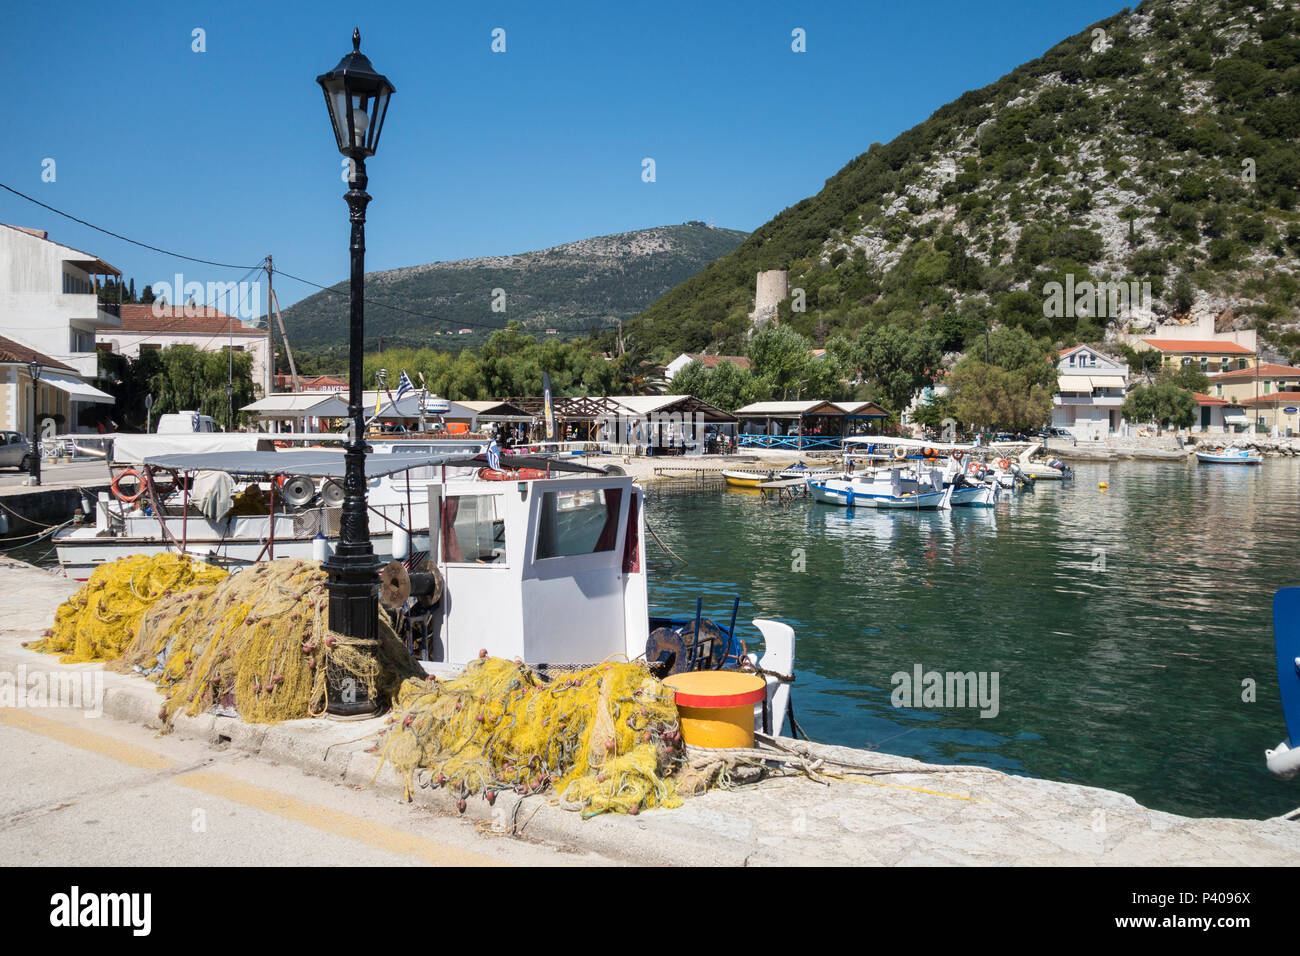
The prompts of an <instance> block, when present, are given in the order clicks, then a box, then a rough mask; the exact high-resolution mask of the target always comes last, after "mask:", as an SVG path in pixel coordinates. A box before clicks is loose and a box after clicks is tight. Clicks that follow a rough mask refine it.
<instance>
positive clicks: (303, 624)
mask: <svg viewBox="0 0 1300 956" xmlns="http://www.w3.org/2000/svg"><path fill="white" fill-rule="evenodd" d="M325 580H326V575H325V572H324V571H322V570H321V566H320V565H319V564H318V563H316V562H313V561H299V560H293V559H281V560H278V561H269V562H265V563H262V564H257V565H254V566H252V567H250V568H247V569H246V570H243V571H240V572H239V573H238V574H233V575H231V576H229V577H227V578H225V579H223V580H221V581H218V582H217V583H215V584H213V583H208V584H204V585H201V586H200V587H198V588H196V589H194V590H191V591H189V592H187V593H185V594H183V595H173V596H172V597H170V598H165V599H163V600H161V601H159V602H158V603H157V604H155V605H154V606H153V607H152V608H151V609H150V610H149V611H148V612H147V613H146V614H145V615H144V617H143V618H142V620H141V622H140V627H139V629H138V634H137V635H136V638H135V641H134V643H133V644H132V645H131V647H129V648H128V649H127V650H126V653H125V654H124V655H123V661H122V665H123V666H122V667H121V668H120V669H130V670H134V671H136V672H138V673H143V674H144V675H145V676H146V677H149V678H150V679H152V680H154V681H155V682H157V683H158V684H160V685H161V686H162V687H163V692H164V693H165V694H166V696H167V699H166V701H165V702H164V703H163V706H162V710H161V712H160V716H161V717H163V718H164V719H170V718H171V716H172V714H174V713H175V712H176V711H178V710H182V709H183V710H185V711H186V712H187V713H189V714H197V713H199V712H200V711H205V710H209V709H212V708H214V707H222V708H233V709H234V710H235V711H237V712H238V714H239V716H240V717H242V718H243V719H244V720H246V721H251V722H254V723H278V722H280V721H285V720H296V719H299V718H304V717H318V716H320V715H321V714H322V713H324V711H325V705H326V683H327V681H328V682H332V684H333V690H332V692H331V697H332V698H333V699H336V700H348V699H352V700H365V699H367V698H374V699H376V700H379V701H380V702H381V703H387V702H388V701H389V700H391V699H392V697H393V695H394V693H395V692H396V691H397V689H398V688H399V686H400V685H401V683H402V681H403V680H405V679H406V678H408V677H413V676H416V675H419V674H422V673H423V671H421V670H420V668H419V665H417V664H416V663H415V661H414V660H412V659H411V655H410V654H409V653H408V652H407V650H406V647H405V645H403V644H402V642H401V641H400V640H399V639H398V638H397V635H396V634H395V633H394V631H393V628H392V625H391V624H390V623H389V621H388V617H387V615H385V614H382V613H381V614H380V615H379V637H378V639H377V640H375V641H365V640H359V639H353V638H345V637H343V636H342V635H340V634H336V633H334V632H333V631H330V630H329V628H328V617H329V614H328V606H327V605H328V598H327V595H326V593H325ZM348 695H352V696H351V697H349V696H348Z"/></svg>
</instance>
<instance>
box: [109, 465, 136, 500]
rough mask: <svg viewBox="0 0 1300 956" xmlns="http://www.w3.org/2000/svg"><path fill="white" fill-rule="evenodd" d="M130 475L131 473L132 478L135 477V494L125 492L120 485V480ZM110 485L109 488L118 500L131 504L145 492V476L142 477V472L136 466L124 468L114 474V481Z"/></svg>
mask: <svg viewBox="0 0 1300 956" xmlns="http://www.w3.org/2000/svg"><path fill="white" fill-rule="evenodd" d="M128 475H130V476H131V477H132V478H134V479H135V494H133V495H128V494H125V493H124V492H123V491H122V489H121V488H120V487H119V486H118V482H119V481H121V480H122V479H123V478H125V477H127V476H128ZM108 487H109V490H111V491H112V492H113V495H114V496H115V497H116V498H117V500H118V501H121V502H124V503H126V504H128V505H129V504H131V503H132V502H134V501H137V500H138V499H139V498H140V496H141V495H142V494H144V478H142V477H141V475H140V472H138V471H136V470H135V469H134V468H127V469H124V470H123V471H119V472H118V473H117V474H116V475H114V476H113V481H112V483H111V484H109V486H108Z"/></svg>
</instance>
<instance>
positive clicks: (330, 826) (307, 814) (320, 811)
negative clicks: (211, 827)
mask: <svg viewBox="0 0 1300 956" xmlns="http://www.w3.org/2000/svg"><path fill="white" fill-rule="evenodd" d="M0 724H5V725H6V726H9V727H13V728H15V729H17V730H25V731H27V732H28V733H33V734H39V735H40V736H42V737H48V738H50V739H52V740H57V741H58V742H59V743H62V744H67V745H68V746H69V747H76V748H77V749H78V750H85V751H88V752H90V753H93V754H97V755H98V756H101V757H107V758H108V759H110V760H116V761H117V762H118V763H125V764H130V765H131V766H133V767H139V768H141V769H143V770H171V769H175V768H176V767H179V766H180V765H179V764H178V763H176V761H174V760H170V759H168V758H167V757H164V756H162V755H161V754H158V753H154V752H153V751H152V750H147V749H145V748H144V747H139V746H136V745H135V744H131V743H127V742H125V741H122V740H116V739H114V738H113V737H109V736H108V735H106V734H99V733H95V732H94V731H92V730H86V729H84V728H83V727H81V726H80V725H79V724H71V723H64V722H63V721H61V720H53V719H51V718H49V717H41V716H39V715H37V714H34V713H32V712H31V711H30V710H24V709H20V708H16V707H0ZM168 782H169V783H177V784H180V785H181V786H183V787H187V788H189V789H191V790H198V791H201V792H203V793H206V794H209V795H210V796H214V797H219V798H221V799H223V800H230V801H232V802H234V803H239V804H243V805H244V806H246V807H251V808H252V809H254V810H260V811H262V812H264V813H272V814H275V815H276V816H279V817H283V818H284V819H286V820H292V821H293V822H295V823H303V824H306V825H307V826H309V827H312V828H313V829H316V830H321V831H322V832H325V833H332V834H334V835H335V836H341V837H344V838H345V839H349V840H353V841H355V842H357V843H364V844H366V845H367V846H371V847H375V848H376V849H379V850H386V851H388V852H390V853H397V854H399V855H403V856H410V857H415V858H417V859H419V860H422V861H424V862H426V863H432V864H435V865H439V866H505V865H507V864H504V863H502V862H501V861H499V860H495V859H493V858H492V857H490V856H485V855H483V854H481V853H474V852H472V851H470V850H460V849H457V848H456V847H453V846H447V845H446V844H442V843H438V842H436V841H434V840H429V839H426V838H424V837H418V836H413V835H411V834H409V833H407V832H405V831H404V830H399V829H398V828H396V827H390V826H386V825H384V824H382V823H374V822H372V821H370V820H366V819H364V818H363V817H358V816H355V815H353V814H351V813H344V812H343V811H340V810H332V809H330V808H329V807H323V806H320V805H319V804H315V803H308V802H307V801H306V800H299V799H298V798H296V797H290V796H287V795H286V794H283V793H278V792H276V791H275V790H268V789H266V788H265V787H258V786H254V785H253V784H251V783H246V782H244V781H243V780H240V779H238V778H236V777H232V776H229V775H227V774H223V773H214V772H211V771H204V770H198V771H193V772H190V773H184V774H180V775H178V776H176V777H174V778H172V780H170V781H168Z"/></svg>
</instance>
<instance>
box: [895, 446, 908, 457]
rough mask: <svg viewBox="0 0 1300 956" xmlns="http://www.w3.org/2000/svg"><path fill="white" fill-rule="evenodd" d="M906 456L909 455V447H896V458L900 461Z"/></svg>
mask: <svg viewBox="0 0 1300 956" xmlns="http://www.w3.org/2000/svg"><path fill="white" fill-rule="evenodd" d="M906 457H907V449H906V448H904V447H903V446H902V445H899V446H898V447H896V448H895V449H894V458H895V459H897V460H898V461H902V460H903V459H904V458H906Z"/></svg>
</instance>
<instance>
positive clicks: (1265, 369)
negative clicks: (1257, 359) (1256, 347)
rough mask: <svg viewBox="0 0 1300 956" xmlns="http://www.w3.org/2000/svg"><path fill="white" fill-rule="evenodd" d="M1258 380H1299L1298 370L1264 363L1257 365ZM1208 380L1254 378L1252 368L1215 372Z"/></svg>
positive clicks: (1299, 371)
mask: <svg viewBox="0 0 1300 956" xmlns="http://www.w3.org/2000/svg"><path fill="white" fill-rule="evenodd" d="M1259 377H1260V378H1300V368H1296V367H1294V366H1292V365H1275V364H1273V363H1272V362H1264V363H1262V364H1261V365H1259ZM1210 378H1212V379H1215V380H1216V381H1217V380H1221V381H1227V380H1228V379H1235V378H1241V379H1248V378H1255V369H1254V368H1234V369H1231V370H1230V371H1227V372H1217V373H1215V374H1214V375H1211V376H1210Z"/></svg>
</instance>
